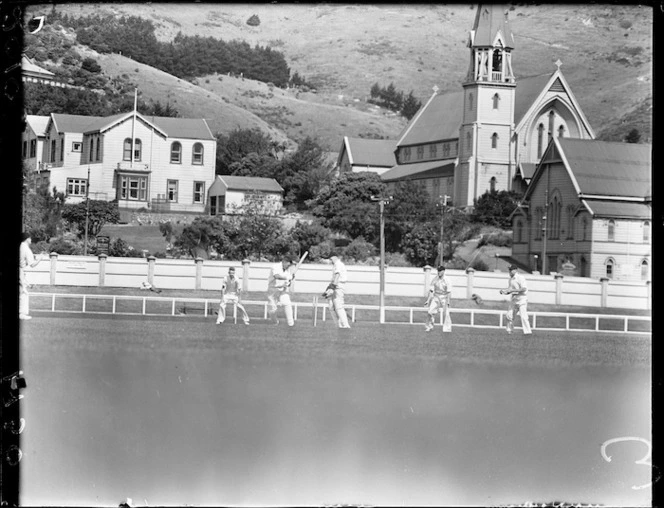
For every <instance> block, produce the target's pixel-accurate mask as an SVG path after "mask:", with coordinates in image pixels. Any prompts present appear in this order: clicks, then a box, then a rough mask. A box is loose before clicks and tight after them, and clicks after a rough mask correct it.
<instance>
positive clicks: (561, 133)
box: [558, 125, 565, 138]
mask: <svg viewBox="0 0 664 508" xmlns="http://www.w3.org/2000/svg"><path fill="white" fill-rule="evenodd" d="M564 136H565V126H564V125H561V126H560V127H558V137H559V138H562V137H564Z"/></svg>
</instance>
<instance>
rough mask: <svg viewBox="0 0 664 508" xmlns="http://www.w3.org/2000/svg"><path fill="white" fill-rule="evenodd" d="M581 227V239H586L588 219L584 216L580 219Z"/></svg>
mask: <svg viewBox="0 0 664 508" xmlns="http://www.w3.org/2000/svg"><path fill="white" fill-rule="evenodd" d="M582 222H583V224H582V228H583V237H582V238H581V239H582V240H587V239H588V219H587V218H586V217H584V218H583V219H582Z"/></svg>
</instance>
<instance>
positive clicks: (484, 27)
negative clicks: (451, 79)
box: [466, 4, 514, 83]
mask: <svg viewBox="0 0 664 508" xmlns="http://www.w3.org/2000/svg"><path fill="white" fill-rule="evenodd" d="M468 47H469V48H470V67H469V69H468V75H467V76H466V82H467V83H473V82H478V81H482V82H492V83H514V72H513V71H512V53H511V51H512V50H513V49H514V36H513V35H512V30H511V29H510V25H509V21H508V19H507V10H506V9H505V6H502V5H497V4H489V5H481V4H480V5H478V6H477V14H476V15H475V23H473V28H472V30H471V31H470V37H469V39H468Z"/></svg>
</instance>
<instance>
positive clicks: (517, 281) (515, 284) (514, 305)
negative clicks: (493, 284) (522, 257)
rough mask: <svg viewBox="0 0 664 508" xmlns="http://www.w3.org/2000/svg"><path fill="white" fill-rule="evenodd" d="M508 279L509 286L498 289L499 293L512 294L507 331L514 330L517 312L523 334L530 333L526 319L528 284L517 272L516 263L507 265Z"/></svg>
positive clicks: (528, 322)
mask: <svg viewBox="0 0 664 508" xmlns="http://www.w3.org/2000/svg"><path fill="white" fill-rule="evenodd" d="M508 269H509V272H510V280H509V286H508V287H507V288H505V289H501V290H500V294H501V295H512V298H511V299H510V304H509V307H508V310H507V316H506V317H507V333H512V331H513V330H514V314H515V313H517V312H518V314H519V316H521V326H522V328H523V334H524V335H530V334H531V333H533V332H532V330H531V329H530V321H529V320H528V296H527V294H528V285H527V284H526V279H525V277H524V276H523V275H521V274H519V273H517V270H518V267H517V266H516V265H510V266H509V268H508Z"/></svg>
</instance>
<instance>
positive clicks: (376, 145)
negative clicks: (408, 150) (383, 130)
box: [344, 137, 396, 168]
mask: <svg viewBox="0 0 664 508" xmlns="http://www.w3.org/2000/svg"><path fill="white" fill-rule="evenodd" d="M344 147H345V149H346V151H347V153H348V161H349V162H350V164H351V165H359V166H379V167H386V168H391V167H392V166H394V165H395V164H396V159H395V157H394V150H395V148H396V143H395V141H394V140H392V139H364V138H349V137H345V138H344Z"/></svg>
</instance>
